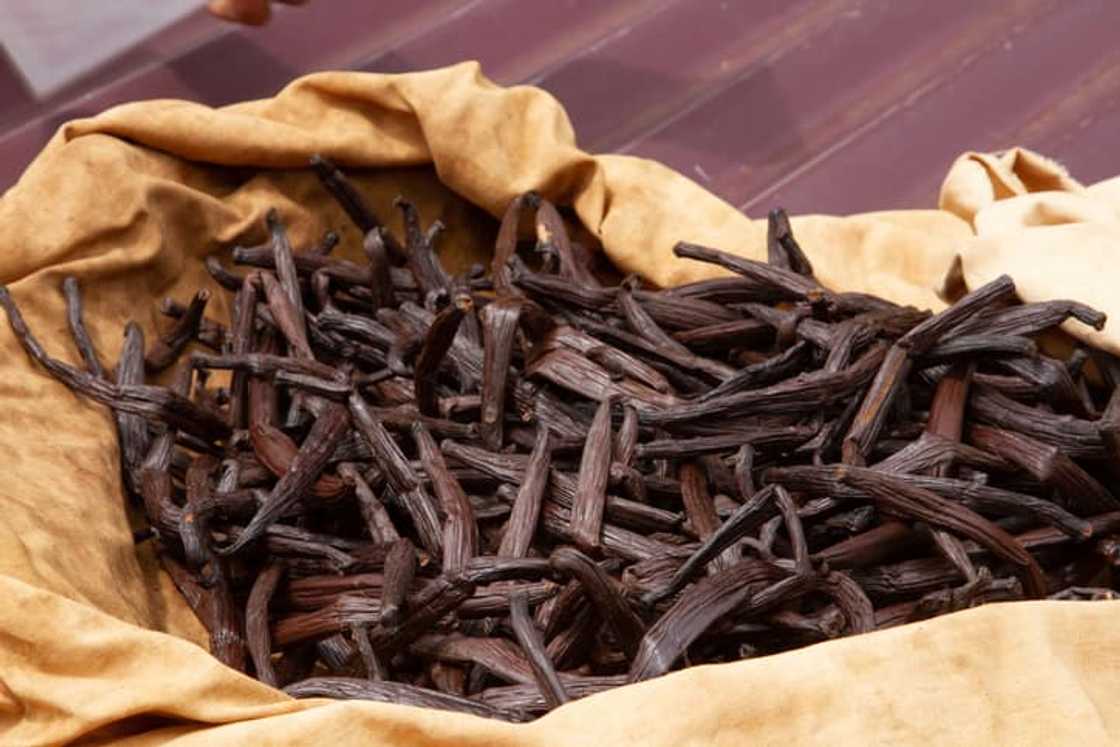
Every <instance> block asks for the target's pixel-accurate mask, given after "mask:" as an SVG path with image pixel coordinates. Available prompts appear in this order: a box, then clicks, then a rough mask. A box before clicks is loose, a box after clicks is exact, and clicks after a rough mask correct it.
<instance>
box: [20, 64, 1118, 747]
mask: <svg viewBox="0 0 1120 747" xmlns="http://www.w3.org/2000/svg"><path fill="white" fill-rule="evenodd" d="M574 143H575V139H574V136H573V132H572V128H571V125H570V123H569V122H568V119H567V117H566V115H565V114H564V112H563V110H562V108H561V107H560V106H559V105H558V104H557V102H556V101H555V100H554V99H552V98H551V97H550V96H549V95H548V94H546V93H544V92H542V91H539V90H536V89H532V88H512V89H504V88H499V87H497V86H495V85H493V84H492V83H490V82H488V81H487V80H485V79H484V78H483V77H482V76H481V75H480V73H479V71H478V68H477V66H476V65H474V64H469V63H468V64H463V65H459V66H455V67H452V68H448V69H444V70H436V71H431V72H425V73H417V74H410V75H402V76H378V75H368V74H356V73H324V74H319V75H313V76H309V77H307V78H303V79H301V80H298V81H296V82H295V83H293V84H292V85H290V86H289V87H288V88H286V89H285V90H284V91H282V92H281V93H279V94H278V95H277V96H276V97H275V98H273V99H268V100H264V101H256V102H248V103H244V104H239V105H236V106H231V107H227V108H224V109H219V110H212V109H208V108H206V107H203V106H199V105H195V104H190V103H185V102H177V101H153V102H144V103H138V104H131V105H126V106H121V107H117V108H115V109H113V110H110V111H107V112H105V113H103V114H102V115H99V116H97V117H94V118H92V119H85V120H79V121H75V122H71V123H69V124H67V125H65V126H63V127H62V128H61V129H60V130H59V132H58V133H57V135H56V136H55V137H54V138H53V140H52V141H51V142H50V144H49V145H48V146H47V147H46V148H45V149H44V151H43V153H42V154H41V155H40V156H39V157H38V158H37V159H36V160H35V161H34V162H33V163H32V164H31V166H30V167H29V168H28V170H27V172H26V173H25V174H24V176H23V177H22V178H21V180H20V181H19V183H18V184H17V185H16V186H15V187H13V188H12V189H11V190H10V191H8V192H7V193H6V194H5V195H4V196H3V197H2V198H0V282H3V283H6V284H8V285H10V286H11V288H12V292H13V295H14V296H15V298H16V299H17V301H18V302H19V303H20V304H21V306H22V308H23V309H24V312H25V315H26V317H27V319H28V321H29V323H30V324H31V326H32V328H33V329H34V330H35V331H36V332H37V333H38V335H39V336H40V338H41V339H42V340H43V341H44V343H45V345H46V346H47V348H48V349H49V350H50V351H51V352H52V353H53V354H55V355H58V356H61V357H63V358H66V359H68V360H71V361H76V360H77V356H76V353H75V351H74V350H73V349H72V347H71V345H70V343H69V338H68V333H67V328H66V322H65V316H64V307H63V304H62V300H61V295H60V294H59V292H58V285H59V283H60V282H61V279H62V278H63V277H64V276H65V275H68V274H75V275H77V276H78V277H79V278H80V279H81V282H82V284H83V286H84V287H85V288H86V290H87V292H86V300H87V318H88V321H89V325H90V327H91V331H92V334H93V337H94V340H95V342H96V344H97V346H98V347H99V349H100V350H101V352H102V356H103V358H104V360H105V362H106V363H107V364H112V362H113V361H114V360H115V358H116V355H117V352H118V350H119V347H120V341H121V336H120V334H121V333H120V331H121V328H122V326H123V324H124V322H125V321H127V320H128V319H130V318H132V319H136V320H137V321H139V322H141V323H142V324H143V325H144V327H145V329H146V331H147V333H148V334H149V335H151V334H153V333H154V330H155V327H156V322H157V321H158V320H157V315H156V313H155V311H154V309H155V308H156V304H157V302H158V301H159V299H160V298H161V297H163V296H165V295H172V296H175V297H177V298H179V299H185V298H186V297H187V296H188V295H189V294H190V292H192V291H193V290H194V289H195V288H197V287H198V286H200V285H205V286H210V287H211V288H213V285H212V283H211V281H210V280H209V278H208V276H207V275H206V273H205V272H204V271H203V269H202V267H201V262H200V261H199V260H200V258H201V257H203V256H204V255H206V254H209V253H212V252H216V251H219V250H220V249H222V248H224V247H226V246H227V245H228V244H230V243H231V242H242V243H254V242H258V241H261V240H263V238H264V231H263V216H264V213H265V211H266V210H267V209H268V208H269V207H270V206H276V207H278V208H279V209H280V211H281V213H282V215H283V217H284V218H285V220H286V221H288V222H289V224H290V225H291V227H292V234H293V238H294V239H295V243H296V244H297V245H307V244H308V243H310V242H311V241H312V240H313V239H314V238H315V237H316V236H318V235H319V234H320V232H321V231H323V230H325V229H326V228H333V229H336V230H339V231H340V232H341V233H342V237H343V242H342V246H341V247H340V249H339V250H338V251H339V253H340V254H342V255H349V256H352V257H360V256H361V254H360V242H359V239H360V237H359V236H358V235H357V233H356V231H355V230H354V229H353V228H352V227H351V226H350V224H349V223H348V222H347V220H346V219H345V217H344V216H343V215H342V213H341V212H340V211H339V209H338V208H337V207H336V206H335V205H334V204H333V203H332V202H331V201H330V200H329V199H328V198H327V197H326V196H325V195H324V193H323V191H322V190H321V189H320V188H319V186H318V185H317V183H316V182H315V180H314V178H312V177H311V176H310V175H309V174H308V173H307V172H306V170H297V169H301V168H302V167H303V166H304V165H305V164H306V161H307V158H308V156H309V155H311V154H312V153H316V152H319V153H323V154H325V155H327V156H330V157H332V158H334V159H336V160H338V161H339V162H341V163H342V164H344V165H345V166H347V167H349V168H350V169H352V170H354V171H353V173H354V174H355V178H356V179H357V181H358V183H359V185H360V187H361V188H362V190H363V192H364V193H365V194H366V196H367V197H368V198H369V200H370V202H371V204H372V205H373V206H374V208H375V210H376V211H377V212H378V214H379V215H381V216H382V218H384V219H385V220H386V221H387V222H388V223H389V225H390V226H391V227H393V228H394V229H396V230H399V228H400V225H399V219H398V218H397V216H395V215H394V214H393V213H394V211H393V209H392V207H391V202H392V199H393V197H394V196H396V195H397V194H398V193H401V194H405V195H406V196H408V197H410V198H411V199H413V200H414V201H416V202H418V203H419V204H420V207H421V210H422V213H423V215H424V216H425V219H426V220H432V219H435V218H440V219H441V220H443V221H444V223H446V224H447V225H448V226H449V227H451V229H452V230H451V232H450V233H449V235H448V237H447V239H446V241H445V243H444V245H443V247H442V251H443V253H444V255H445V256H446V257H447V258H448V260H449V261H450V262H451V263H452V265H453V266H455V267H458V268H462V267H465V266H467V265H469V264H470V263H472V262H476V261H481V260H484V259H485V257H486V256H487V252H488V251H489V248H490V246H491V244H492V242H493V238H494V230H495V223H494V221H492V220H488V219H486V217H485V213H489V214H491V215H497V214H499V213H500V212H501V210H502V209H503V208H504V206H505V204H506V203H507V202H508V201H509V200H510V199H511V198H512V197H513V196H515V195H516V194H518V193H520V192H523V191H525V190H528V189H537V190H539V191H541V192H543V193H544V194H545V195H546V196H548V197H550V198H552V199H554V200H556V201H558V202H563V203H569V204H572V205H573V206H574V208H575V211H576V213H577V215H578V217H579V219H580V220H581V221H582V223H583V224H584V226H586V228H587V229H588V230H589V231H590V232H591V233H593V234H595V235H596V236H597V237H598V238H599V239H600V240H601V242H602V244H603V246H604V248H605V251H606V252H607V254H608V255H609V256H610V258H611V259H612V260H613V261H614V262H615V263H616V264H617V265H618V266H619V267H620V268H622V269H623V270H624V271H627V272H630V271H636V272H641V273H642V274H643V275H645V276H646V277H648V278H650V279H651V280H653V281H655V282H658V283H662V284H673V283H680V282H685V281H687V280H692V279H697V278H701V277H705V276H707V275H709V274H712V273H713V272H714V271H713V270H712V268H710V267H707V266H704V265H701V264H698V263H694V262H688V261H682V260H677V259H675V258H674V257H673V256H672V246H673V244H674V243H675V242H676V241H678V240H682V239H683V240H689V241H695V242H699V243H704V244H710V245H712V246H717V247H722V248H726V249H730V250H733V251H738V252H741V253H743V254H746V255H749V256H752V257H756V258H762V257H763V256H764V253H765V250H764V243H765V242H764V237H765V222H764V221H751V220H749V219H748V218H746V217H744V216H742V215H740V214H739V213H737V212H736V211H735V210H734V209H732V208H731V207H730V206H729V205H727V204H726V203H724V202H723V201H721V200H719V199H718V198H716V197H714V196H713V195H711V194H709V193H708V192H706V191H704V190H703V189H702V188H700V187H699V186H697V185H696V184H694V183H693V182H691V181H690V180H688V179H686V178H684V177H682V176H680V175H679V174H676V173H675V172H673V171H671V170H669V169H667V168H666V167H664V166H661V165H658V164H656V163H651V162H648V161H642V160H639V159H634V158H628V157H623V156H590V155H588V154H586V153H583V152H581V151H580V150H578V149H577V148H576V146H575V144H574ZM363 169H364V170H363ZM437 176H438V179H437V178H436V177H437ZM1118 204H1120V185H1118V184H1114V183H1107V182H1106V183H1104V184H1102V185H1098V186H1096V187H1090V188H1084V187H1081V186H1080V185H1078V184H1077V183H1076V182H1075V181H1073V180H1072V179H1071V178H1069V177H1068V176H1066V175H1065V174H1064V172H1062V171H1061V170H1060V169H1058V168H1057V167H1055V166H1054V165H1053V164H1051V163H1049V162H1048V161H1046V160H1044V159H1042V158H1041V157H1039V156H1035V155H1033V154H1030V153H1028V152H1025V151H1012V152H1011V153H1010V154H1008V155H1005V156H1002V157H993V156H983V155H979V154H970V155H967V156H964V157H962V160H961V161H959V162H958V163H957V164H956V165H954V167H953V168H952V169H951V170H950V173H949V176H948V178H947V180H946V183H945V186H944V189H943V193H942V209H940V210H915V211H897V212H889V213H874V214H866V215H860V216H853V217H849V218H842V217H830V216H801V217H797V218H796V219H795V220H794V229H795V231H796V232H797V235H798V237H799V239H800V240H801V242H802V244H803V245H804V246H805V248H806V250H807V252H808V253H809V254H810V256H811V258H812V260H813V262H814V265H815V266H816V267H817V269H818V274H819V276H820V278H821V279H822V281H824V282H825V283H826V284H828V285H830V286H832V287H835V288H838V289H842V290H860V291H867V292H874V293H879V294H881V295H884V296H887V297H889V298H892V299H894V300H896V301H900V302H904V303H911V304H914V305H917V306H930V307H938V306H939V305H940V304H941V301H940V300H939V298H938V295H937V293H938V291H939V290H940V289H942V288H943V286H945V285H946V277H947V276H948V275H949V274H950V273H951V271H952V270H953V268H954V265H955V263H956V261H957V260H958V258H959V259H960V261H961V262H962V263H963V264H962V265H961V267H960V268H959V269H960V271H961V273H963V277H964V278H965V279H966V280H967V281H968V282H969V283H970V284H972V283H977V282H981V281H983V280H984V279H987V278H989V277H990V276H992V275H994V274H996V273H998V272H1009V273H1010V274H1012V275H1013V276H1014V277H1015V278H1016V280H1017V281H1018V282H1019V283H1020V287H1021V289H1022V292H1023V295H1024V296H1025V297H1027V298H1030V299H1038V298H1053V297H1059V296H1072V297H1075V298H1078V299H1081V300H1085V301H1088V302H1091V303H1094V304H1095V305H1098V306H1100V307H1102V308H1104V309H1106V310H1111V308H1110V305H1109V304H1110V303H1114V302H1113V301H1112V299H1111V297H1109V295H1108V294H1107V293H1106V292H1105V288H1106V287H1107V284H1108V279H1109V278H1110V276H1111V274H1110V273H1109V271H1108V270H1109V269H1110V265H1109V259H1110V251H1111V250H1112V248H1113V245H1114V243H1115V237H1116V235H1117V233H1118V232H1117V228H1116V226H1115V210H1116V206H1117V205H1118ZM1055 223H1058V225H1054V224H1055ZM973 226H975V227H976V232H977V233H978V235H976V236H974V231H973ZM464 227H469V228H466V229H465V228H464ZM958 290H959V289H958ZM214 295H215V299H216V300H215V301H213V302H212V303H213V305H214V308H212V309H211V312H210V313H212V314H213V315H214V316H216V317H219V318H221V317H223V316H224V315H225V314H226V312H227V307H226V304H227V303H228V299H227V298H226V296H225V294H223V293H215V294H214ZM219 299H220V300H219ZM1075 332H1076V330H1075ZM1118 338H1120V336H1118V335H1117V334H1116V332H1115V327H1109V328H1107V329H1106V330H1105V333H1104V335H1102V336H1097V337H1095V338H1093V339H1094V340H1095V341H1096V342H1098V343H1100V344H1102V345H1105V346H1107V347H1110V348H1112V349H1116V348H1117V347H1120V346H1118V344H1117V342H1118ZM0 369H2V370H0V413H3V415H2V416H0V444H2V446H3V451H2V452H0V454H2V456H0V464H2V466H3V473H2V475H3V479H2V481H0V507H2V510H0V599H3V604H2V605H0V744H5V745H7V744H13V745H26V744H57V743H60V742H65V741H69V740H75V739H79V738H85V739H87V740H89V741H93V742H96V741H102V742H110V741H112V742H114V743H124V744H167V743H170V744H183V745H188V744H189V745H194V744H199V745H203V744H206V745H235V744H236V745H240V744H275V745H296V744H306V743H310V742H315V743H326V744H330V745H332V746H337V747H342V746H343V745H349V744H354V745H359V744H360V745H409V746H415V747H420V746H427V745H459V744H466V745H484V744H495V745H507V744H508V745H514V744H518V745H551V744H560V745H562V744H573V745H576V744H580V745H583V744H612V745H682V744H743V743H751V744H782V745H793V744H802V743H814V742H815V743H827V744H875V743H880V744H927V743H930V742H940V743H944V744H960V743H983V744H1054V743H1063V742H1064V743H1068V742H1072V741H1074V740H1076V741H1077V742H1079V743H1081V744H1095V743H1103V742H1107V741H1110V738H1113V737H1115V736H1116V734H1117V731H1118V730H1120V706H1117V705H1116V700H1115V698H1113V697H1111V696H1112V694H1113V693H1115V692H1116V691H1117V685H1118V684H1120V682H1117V678H1118V677H1120V675H1118V674H1117V673H1118V672H1120V667H1118V666H1117V664H1118V663H1120V662H1118V659H1120V634H1117V633H1116V626H1115V625H1113V624H1112V618H1113V617H1114V615H1115V614H1116V612H1117V610H1118V609H1120V608H1118V607H1117V606H1116V605H1115V604H1106V603H1097V604H1057V603H1052V604H1045V603H1040V604H1019V605H1005V606H993V607H988V608H983V609H980V610H975V611H970V612H967V613H962V614H958V615H953V616H949V617H947V618H942V619H939V620H936V621H932V622H929V623H922V624H920V625H912V626H908V627H906V628H902V629H899V630H893V631H886V632H884V633H881V634H876V635H873V636H866V637H861V638H856V639H851V640H843V641H837V642H833V643H829V644H824V645H821V646H816V647H813V648H810V649H805V650H802V651H798V652H793V653H790V654H785V655H781V656H776V657H771V658H765V659H760V660H757V661H745V662H741V663H738V664H734V665H724V666H718V667H704V668H699V669H693V670H689V671H685V672H681V673H677V674H674V675H670V676H668V677H665V678H662V679H659V680H656V681H653V682H648V683H645V684H642V685H640V686H636V687H632V688H626V689H623V690H619V691H614V692H610V693H606V694H603V695H600V696H596V697H593V698H589V699H586V700H583V701H580V702H577V703H574V704H571V705H569V706H567V707H565V708H562V709H560V710H559V711H557V712H555V713H553V714H551V715H550V716H548V717H546V718H544V719H542V720H540V721H538V722H535V723H533V724H530V725H524V726H510V725H504V724H496V723H490V722H486V721H482V720H478V719H474V718H470V717H464V716H455V715H450V714H444V713H436V712H431V711H420V710H414V709H409V708H402V707H396V706H386V705H378V704H369V703H331V702H329V701H313V702H301V703H297V702H295V701H291V700H289V699H288V698H286V697H285V696H284V695H283V694H281V693H278V692H276V691H273V690H270V689H269V688H267V687H265V686H263V685H261V684H259V683H256V682H253V681H251V680H249V679H248V678H245V677H243V676H241V675H238V674H236V673H234V672H232V671H230V670H227V669H224V668H223V667H221V666H220V665H218V664H217V663H216V662H215V661H214V660H213V659H212V658H210V657H209V655H208V654H207V653H206V652H205V651H204V650H203V649H202V648H201V647H200V645H203V644H204V642H205V635H204V632H203V631H202V629H201V627H200V626H199V624H198V622H197V620H195V619H194V617H193V615H192V614H191V613H190V612H189V610H188V609H187V607H186V605H185V604H184V603H183V601H182V600H181V599H180V598H179V597H178V596H177V594H176V593H175V591H174V589H173V588H172V587H171V586H170V585H169V584H168V582H167V579H166V577H165V576H164V574H162V572H160V571H158V569H157V567H156V565H155V564H154V563H153V562H152V559H151V558H150V557H148V556H147V555H145V554H144V553H141V554H140V555H139V556H138V555H137V553H136V551H135V549H134V547H133V543H132V539H131V535H130V524H129V521H130V515H129V514H130V512H129V510H128V508H127V507H126V505H125V503H124V501H123V499H122V498H121V490H120V480H119V475H118V468H117V464H118V461H117V460H118V455H117V451H116V446H115V441H114V435H113V428H112V421H111V419H110V417H109V416H108V414H107V413H106V411H105V410H104V408H102V407H99V406H97V405H93V404H90V403H88V402H85V401H83V400H80V399H78V398H77V397H75V396H74V395H72V394H71V393H69V392H68V391H67V390H66V389H65V388H63V387H62V386H60V385H58V384H56V383H55V382H53V381H52V380H51V379H49V378H48V377H47V376H46V375H45V374H44V373H43V372H42V371H40V370H38V369H36V368H35V367H33V366H32V365H31V364H30V363H29V362H28V361H27V359H26V357H25V356H24V354H23V352H22V351H21V350H20V349H19V346H18V344H17V343H16V341H15V340H14V338H13V337H12V335H11V334H10V332H9V330H8V329H7V326H6V324H4V325H0Z"/></svg>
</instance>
